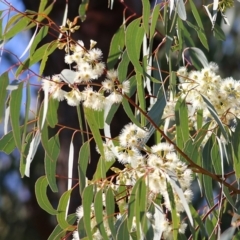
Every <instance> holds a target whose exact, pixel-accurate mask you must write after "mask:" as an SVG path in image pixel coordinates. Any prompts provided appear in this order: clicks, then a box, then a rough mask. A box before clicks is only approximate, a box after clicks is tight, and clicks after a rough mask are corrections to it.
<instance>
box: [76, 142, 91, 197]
mask: <svg viewBox="0 0 240 240" xmlns="http://www.w3.org/2000/svg"><path fill="white" fill-rule="evenodd" d="M89 156H90V145H89V142H85V143H84V144H83V145H82V146H81V148H80V151H79V157H78V176H79V188H80V194H81V196H82V193H83V190H84V188H85V186H86V171H87V166H88V163H89Z"/></svg>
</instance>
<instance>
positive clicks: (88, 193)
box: [82, 185, 93, 240]
mask: <svg viewBox="0 0 240 240" xmlns="http://www.w3.org/2000/svg"><path fill="white" fill-rule="evenodd" d="M92 202H93V185H89V186H87V187H86V188H85V189H84V191H83V197H82V205H83V221H84V226H85V230H86V233H87V236H88V239H89V240H92V239H93V238H92V229H91V205H92Z"/></svg>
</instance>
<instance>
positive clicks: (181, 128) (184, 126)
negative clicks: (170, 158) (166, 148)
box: [175, 98, 189, 149]
mask: <svg viewBox="0 0 240 240" xmlns="http://www.w3.org/2000/svg"><path fill="white" fill-rule="evenodd" d="M175 122H176V140H177V146H178V147H180V148H181V149H182V148H183V147H184V145H185V143H186V142H187V140H188V139H189V126H188V122H189V121H188V108H187V105H186V103H185V100H184V99H181V98H179V99H178V101H177V103H176V106H175Z"/></svg>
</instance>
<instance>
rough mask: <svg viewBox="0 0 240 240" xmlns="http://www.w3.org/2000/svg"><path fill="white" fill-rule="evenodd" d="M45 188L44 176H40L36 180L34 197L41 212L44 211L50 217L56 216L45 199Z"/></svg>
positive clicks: (55, 212) (46, 198) (46, 184)
mask: <svg viewBox="0 0 240 240" xmlns="http://www.w3.org/2000/svg"><path fill="white" fill-rule="evenodd" d="M47 186H48V181H47V178H46V176H42V177H40V178H39V179H38V180H37V182H36V184H35V195H36V198H37V202H38V204H39V206H40V207H41V208H42V209H43V210H45V211H46V212H48V213H49V214H51V215H56V214H57V213H58V211H57V210H55V209H54V208H53V207H52V205H51V203H50V202H49V199H48V197H47Z"/></svg>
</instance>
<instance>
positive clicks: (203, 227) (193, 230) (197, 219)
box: [189, 204, 207, 239]
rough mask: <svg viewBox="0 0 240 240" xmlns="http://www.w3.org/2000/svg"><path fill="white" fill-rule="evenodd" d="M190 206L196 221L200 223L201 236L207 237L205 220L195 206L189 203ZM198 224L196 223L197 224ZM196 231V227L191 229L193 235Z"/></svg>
mask: <svg viewBox="0 0 240 240" xmlns="http://www.w3.org/2000/svg"><path fill="white" fill-rule="evenodd" d="M189 208H190V210H191V214H192V217H193V219H194V220H195V221H196V223H197V224H198V226H199V228H200V231H201V237H202V238H203V237H207V233H206V230H205V226H204V225H203V221H202V219H201V218H200V216H199V214H198V212H197V211H196V210H195V209H194V207H193V206H192V204H189ZM197 224H195V226H196V225H197ZM195 231H196V230H195V229H194V228H192V229H191V232H192V234H193V236H194V234H195ZM193 239H195V238H193Z"/></svg>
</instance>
